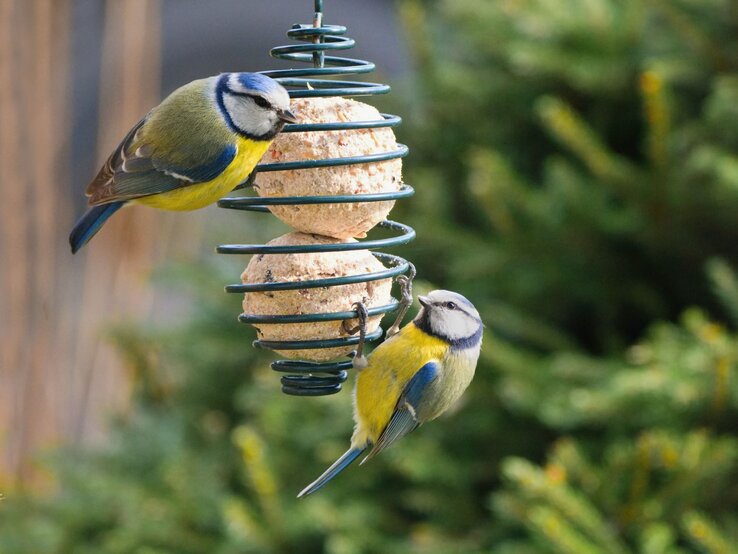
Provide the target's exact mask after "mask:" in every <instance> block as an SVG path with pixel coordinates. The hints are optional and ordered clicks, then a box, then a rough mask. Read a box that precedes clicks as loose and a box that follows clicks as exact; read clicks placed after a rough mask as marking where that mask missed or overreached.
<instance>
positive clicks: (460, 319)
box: [432, 311, 479, 340]
mask: <svg viewBox="0 0 738 554" xmlns="http://www.w3.org/2000/svg"><path fill="white" fill-rule="evenodd" d="M432 325H433V329H434V331H436V333H438V334H439V335H441V336H444V337H447V338H449V339H451V340H456V339H463V338H466V337H470V336H472V335H473V334H474V333H476V332H477V330H478V329H479V323H478V322H476V321H474V320H473V319H472V318H470V317H468V316H467V315H465V314H463V313H460V312H449V311H446V312H445V313H443V314H439V315H436V317H434V318H433V321H432Z"/></svg>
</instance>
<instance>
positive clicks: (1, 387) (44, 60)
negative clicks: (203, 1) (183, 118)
mask: <svg viewBox="0 0 738 554" xmlns="http://www.w3.org/2000/svg"><path fill="white" fill-rule="evenodd" d="M71 5H72V4H71V2H70V0H1V1H0V194H1V195H2V197H1V198H2V201H0V231H1V232H2V233H1V235H0V256H1V258H0V314H2V316H1V317H0V490H2V489H3V488H5V489H6V490H7V488H6V487H7V486H9V484H10V483H11V482H13V481H15V482H19V483H23V482H28V481H29V480H30V478H31V477H33V476H35V473H34V472H33V471H32V464H31V460H32V457H33V455H34V454H35V453H36V452H37V451H38V449H39V447H46V446H49V445H53V444H54V443H56V442H59V441H61V440H73V441H74V440H80V439H81V438H82V437H83V436H84V437H85V438H87V437H88V436H89V435H91V434H94V432H96V431H98V430H99V429H100V428H101V425H100V420H101V417H100V416H101V414H102V413H106V412H109V411H110V410H111V408H112V407H114V406H116V405H118V406H120V405H121V403H122V401H124V400H125V398H126V394H125V392H126V390H127V382H126V381H127V379H126V375H125V374H124V372H123V367H122V364H121V362H120V361H119V360H118V358H117V357H116V355H115V353H114V352H113V350H112V348H111V347H110V346H108V345H107V344H106V343H105V341H104V340H102V337H101V336H100V335H101V334H100V329H101V328H104V326H105V324H107V323H108V322H109V321H111V319H119V318H121V317H135V316H140V315H142V314H145V313H147V310H149V309H150V306H151V302H152V293H151V292H150V291H151V288H150V285H149V283H147V282H146V280H145V279H144V278H142V277H145V276H146V275H147V274H148V271H149V270H150V268H151V267H152V266H153V265H155V264H154V257H155V254H158V255H161V254H162V253H164V252H165V251H166V248H162V247H161V246H160V244H157V243H158V242H159V236H160V235H161V234H162V233H161V232H160V227H161V226H162V225H163V226H164V228H165V232H164V233H163V235H164V238H165V239H166V237H167V236H168V235H169V234H170V233H171V230H170V227H171V224H170V222H171V220H168V219H167V218H166V217H163V218H162V217H161V215H159V214H155V212H153V210H151V211H150V210H146V209H139V210H131V211H130V212H128V210H123V211H122V212H120V213H119V214H116V217H115V218H113V219H112V220H111V222H110V223H109V224H108V225H106V227H105V230H104V232H102V233H100V234H99V235H98V236H97V237H95V240H94V241H92V243H91V244H90V245H88V247H86V248H85V249H84V250H83V252H82V253H80V254H78V255H77V256H74V257H72V255H71V254H70V253H69V247H68V244H67V240H66V239H67V235H68V233H69V229H70V226H71V223H72V221H73V217H74V215H73V214H72V210H71V198H70V195H69V191H70V190H71V189H72V188H73V189H74V190H77V191H79V192H78V193H79V194H80V195H81V194H82V192H83V190H84V187H85V185H86V183H75V184H74V187H70V186H69V182H68V181H69V175H68V173H67V167H68V163H69V160H68V158H69V152H68V151H67V145H68V144H69V142H70V136H71V130H70V129H69V107H70V102H69V100H70V94H69V90H70V87H69V85H70V83H69V80H70V78H71V70H70V59H69V44H70V43H69V38H70V25H71V21H70V14H71ZM159 11H160V5H159V0H128V1H126V2H122V1H120V0H108V1H107V2H106V20H105V43H104V45H103V56H102V70H101V101H100V141H99V148H100V155H99V158H100V162H101V163H102V161H103V160H104V158H105V156H106V155H107V154H108V153H109V152H110V151H111V150H112V149H113V148H114V147H115V145H116V143H117V141H118V140H119V139H120V137H122V136H123V134H124V133H125V131H126V130H127V129H128V128H129V127H130V126H131V125H133V124H134V123H135V122H136V121H137V120H138V118H140V117H141V116H142V115H143V114H145V113H146V112H147V111H148V110H149V109H150V108H151V107H152V106H154V105H155V104H156V103H157V102H158V99H159V64H160V62H159V52H160V46H159V40H160V38H159V37H160V28H159V27H160V21H159ZM91 177H92V176H91ZM157 215H158V217H157ZM162 222H163V223H162ZM164 244H165V245H168V244H169V243H168V242H167V241H166V240H164ZM111 314H115V318H113V317H112V316H111Z"/></svg>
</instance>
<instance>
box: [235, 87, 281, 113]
mask: <svg viewBox="0 0 738 554" xmlns="http://www.w3.org/2000/svg"><path fill="white" fill-rule="evenodd" d="M228 94H232V95H233V96H240V97H242V98H251V99H252V100H253V101H254V103H255V104H256V105H257V106H261V107H262V108H269V109H271V108H272V105H271V104H270V103H269V101H268V100H267V99H266V98H264V97H263V96H259V95H258V94H249V93H248V92H237V91H235V90H231V89H228Z"/></svg>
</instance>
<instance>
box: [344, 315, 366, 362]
mask: <svg viewBox="0 0 738 554" xmlns="http://www.w3.org/2000/svg"><path fill="white" fill-rule="evenodd" d="M353 308H354V309H355V310H356V314H357V316H358V318H359V324H358V325H357V326H356V327H353V328H351V329H349V328H348V327H347V326H346V320H344V321H343V328H344V330H345V331H346V332H347V333H348V334H349V335H353V334H354V333H356V332H357V331H358V332H359V344H358V346H357V347H356V352H354V360H353V362H352V363H353V366H354V369H364V368H365V367H366V366H367V360H366V356H364V343H365V340H366V323H367V320H368V319H369V311H368V310H367V309H366V306H364V303H363V302H356V303H354V305H353Z"/></svg>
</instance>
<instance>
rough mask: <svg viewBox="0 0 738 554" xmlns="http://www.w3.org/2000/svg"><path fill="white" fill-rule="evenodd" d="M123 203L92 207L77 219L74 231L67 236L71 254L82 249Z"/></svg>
mask: <svg viewBox="0 0 738 554" xmlns="http://www.w3.org/2000/svg"><path fill="white" fill-rule="evenodd" d="M123 204H125V202H123V201H120V202H111V203H110V204H102V205H101V206H94V207H92V208H90V209H89V210H87V211H86V212H85V214H84V215H83V216H82V217H80V218H79V221H77V223H76V224H75V225H74V229H72V232H71V233H70V234H69V246H71V247H72V254H75V253H76V252H77V250H79V249H80V248H82V247H83V246H84V245H85V244H87V241H89V240H90V239H91V238H92V237H93V236H94V235H95V233H97V232H98V231H99V230H100V227H102V226H103V223H105V222H106V221H107V220H108V218H109V217H110V216H111V215H113V214H114V213H115V212H117V211H118V210H119V209H120V208H121V207H122V206H123Z"/></svg>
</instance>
